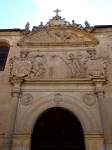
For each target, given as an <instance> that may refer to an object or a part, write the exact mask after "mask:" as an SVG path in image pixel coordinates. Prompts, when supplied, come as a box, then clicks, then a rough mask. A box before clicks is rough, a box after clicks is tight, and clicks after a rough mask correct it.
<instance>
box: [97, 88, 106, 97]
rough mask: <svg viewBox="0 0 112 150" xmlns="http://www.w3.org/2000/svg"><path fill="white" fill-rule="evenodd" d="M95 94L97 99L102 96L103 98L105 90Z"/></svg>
mask: <svg viewBox="0 0 112 150" xmlns="http://www.w3.org/2000/svg"><path fill="white" fill-rule="evenodd" d="M95 94H96V96H97V97H99V96H103V97H104V95H105V90H103V89H99V90H96V91H95Z"/></svg>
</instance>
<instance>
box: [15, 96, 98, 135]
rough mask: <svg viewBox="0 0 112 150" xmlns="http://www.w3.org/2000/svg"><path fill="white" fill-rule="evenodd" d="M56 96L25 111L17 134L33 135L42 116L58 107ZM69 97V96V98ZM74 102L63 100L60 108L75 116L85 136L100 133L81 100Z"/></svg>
mask: <svg viewBox="0 0 112 150" xmlns="http://www.w3.org/2000/svg"><path fill="white" fill-rule="evenodd" d="M53 97H54V95H47V96H46V97H42V98H40V99H39V100H37V101H35V102H34V103H32V105H30V106H29V107H28V108H27V110H26V111H25V113H24V115H23V116H22V118H20V120H19V121H18V122H17V124H16V128H15V132H16V133H32V131H33V127H34V125H35V122H36V121H37V119H38V118H39V117H40V115H41V114H42V113H43V112H44V111H46V110H47V109H49V108H53V107H56V104H55V102H54V99H53ZM68 97H69V96H68ZM74 100H75V101H74V102H72V101H70V100H67V99H63V100H62V102H61V104H60V106H59V107H62V108H64V109H67V110H68V111H70V112H71V113H72V114H74V115H75V116H76V117H77V118H78V120H79V122H80V123H81V125H82V128H83V131H84V134H87V133H94V132H95V133H97V132H99V131H100V127H99V124H98V122H97V120H96V119H95V117H94V115H93V114H92V112H91V111H90V110H89V109H87V107H86V106H85V105H84V104H83V103H82V102H81V101H79V100H77V99H75V98H74Z"/></svg>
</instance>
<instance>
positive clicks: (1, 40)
mask: <svg viewBox="0 0 112 150" xmlns="http://www.w3.org/2000/svg"><path fill="white" fill-rule="evenodd" d="M0 43H6V45H7V46H9V48H10V47H11V46H12V43H11V42H10V41H8V40H6V39H0Z"/></svg>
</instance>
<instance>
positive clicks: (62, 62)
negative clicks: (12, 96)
mask: <svg viewBox="0 0 112 150" xmlns="http://www.w3.org/2000/svg"><path fill="white" fill-rule="evenodd" d="M109 63H110V61H109V57H103V56H97V55H96V50H95V49H88V50H87V53H86V54H85V55H84V54H74V53H68V54H62V53H60V54H58V55H56V54H55V53H53V54H52V53H51V54H45V53H44V54H42V53H39V52H35V53H30V52H29V51H21V53H20V57H18V58H17V57H13V58H11V59H10V61H9V64H10V78H12V77H14V76H15V77H27V78H30V79H39V78H87V77H89V76H90V77H92V76H94V77H100V76H103V77H107V66H108V64H109Z"/></svg>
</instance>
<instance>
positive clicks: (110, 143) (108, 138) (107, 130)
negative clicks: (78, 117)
mask: <svg viewBox="0 0 112 150" xmlns="http://www.w3.org/2000/svg"><path fill="white" fill-rule="evenodd" d="M104 94H105V91H104V90H96V95H97V100H98V106H99V113H100V118H101V124H102V129H103V133H104V142H105V147H106V149H107V150H110V149H112V135H111V127H110V123H109V119H108V114H107V109H106V103H105V99H104Z"/></svg>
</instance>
